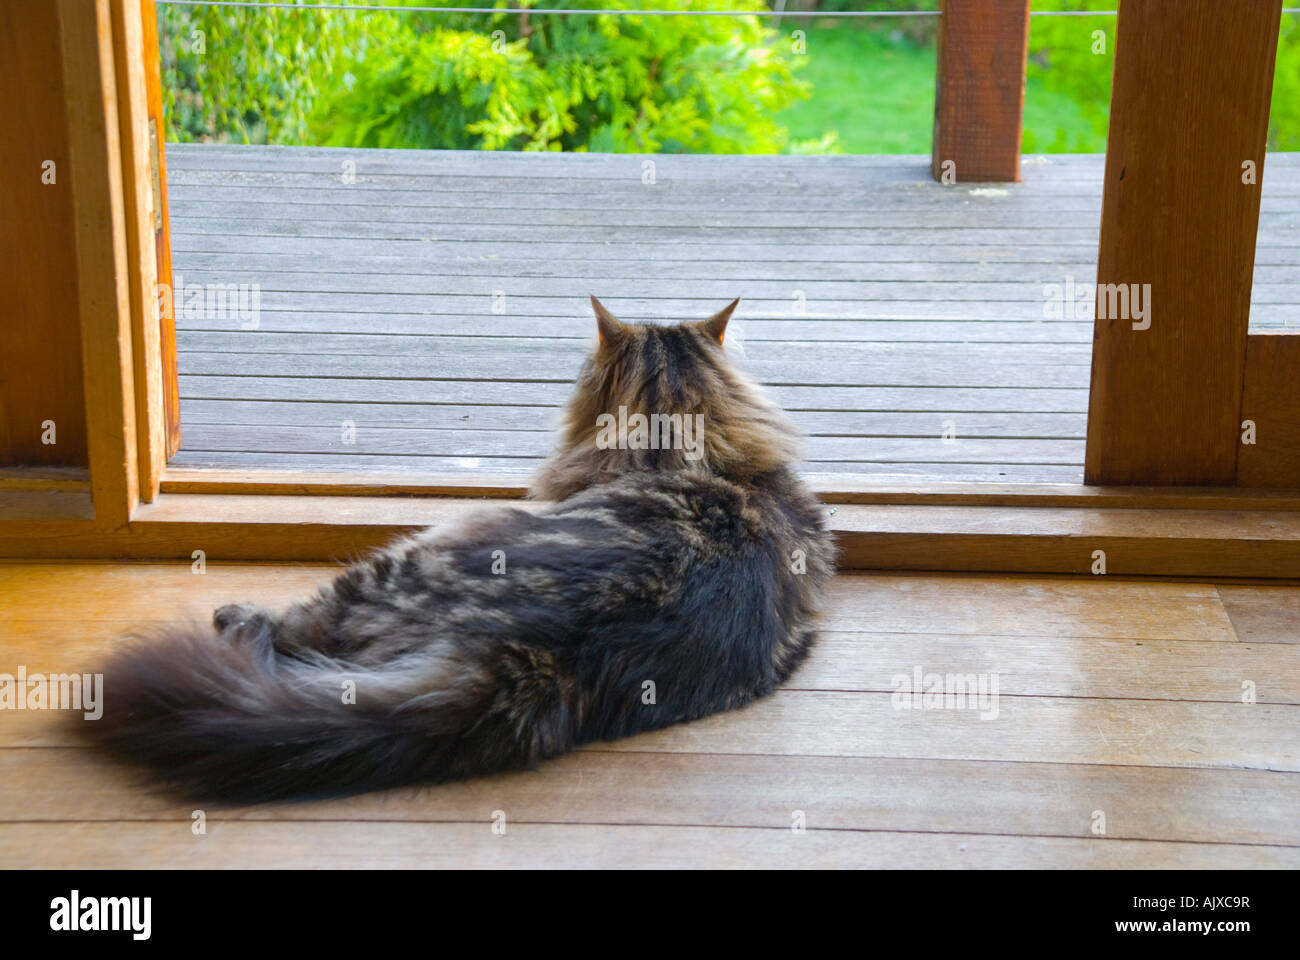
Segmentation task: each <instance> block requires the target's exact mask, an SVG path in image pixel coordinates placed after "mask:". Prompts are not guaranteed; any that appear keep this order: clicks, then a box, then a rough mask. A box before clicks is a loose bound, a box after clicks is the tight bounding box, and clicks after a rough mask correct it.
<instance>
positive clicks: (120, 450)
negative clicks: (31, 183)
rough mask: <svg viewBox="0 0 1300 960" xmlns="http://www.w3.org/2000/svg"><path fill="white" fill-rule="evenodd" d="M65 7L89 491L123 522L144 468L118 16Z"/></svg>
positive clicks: (103, 0)
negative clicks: (120, 106) (120, 110)
mask: <svg viewBox="0 0 1300 960" xmlns="http://www.w3.org/2000/svg"><path fill="white" fill-rule="evenodd" d="M58 11H59V26H60V31H61V36H62V62H63V72H64V80H65V94H66V98H67V100H66V117H67V125H68V145H69V149H70V154H71V157H72V158H73V160H72V164H71V166H72V170H71V180H72V200H73V210H74V215H75V230H76V250H77V255H76V276H77V293H78V307H79V310H80V318H81V345H82V361H83V367H84V391H85V400H86V429H87V437H88V445H89V461H90V483H91V494H92V497H93V499H94V507H95V520H96V523H97V524H99V525H101V527H103V528H106V529H117V528H124V527H125V526H126V524H127V522H128V521H129V520H130V517H131V513H132V511H133V510H134V509H135V506H136V504H137V502H138V501H139V472H138V459H137V454H138V448H137V443H136V432H135V431H136V416H135V406H136V395H135V383H134V357H133V355H132V329H131V327H132V316H131V291H130V283H129V280H128V278H129V276H130V274H131V269H130V267H131V262H130V259H129V255H128V251H127V229H126V217H127V211H126V203H125V200H124V197H123V192H124V188H123V183H122V169H123V167H122V149H121V142H120V139H119V138H120V134H121V126H120V122H119V119H118V102H119V93H118V83H117V76H116V70H115V67H114V62H113V60H114V55H113V23H112V15H111V11H110V8H109V0H58Z"/></svg>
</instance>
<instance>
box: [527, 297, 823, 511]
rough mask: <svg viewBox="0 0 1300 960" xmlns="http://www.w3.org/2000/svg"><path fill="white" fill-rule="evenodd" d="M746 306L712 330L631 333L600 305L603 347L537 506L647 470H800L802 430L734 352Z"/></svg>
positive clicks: (572, 408)
mask: <svg viewBox="0 0 1300 960" xmlns="http://www.w3.org/2000/svg"><path fill="white" fill-rule="evenodd" d="M739 302H740V301H738V300H734V301H732V302H731V303H730V304H728V305H727V306H726V307H724V308H723V309H722V310H721V311H719V312H718V313H716V314H714V315H713V316H712V317H709V318H708V319H707V320H703V321H697V322H685V323H680V324H676V325H672V326H668V325H660V324H653V323H624V322H622V321H620V320H618V319H617V318H616V317H615V316H614V315H613V314H611V313H610V312H609V311H608V310H606V309H605V307H604V305H602V304H601V302H600V301H599V300H597V299H596V298H595V297H592V298H591V305H592V308H593V310H594V311H595V314H596V332H597V338H596V342H595V344H594V348H593V350H592V353H591V356H589V357H588V358H587V362H586V363H585V364H584V365H583V367H582V371H581V372H580V373H579V374H578V381H577V385H576V387H575V390H574V393H573V396H572V397H571V398H570V400H569V404H568V408H567V410H566V412H565V423H564V427H563V430H562V432H561V435H560V439H559V444H558V449H557V450H556V452H555V453H554V454H553V455H552V456H551V457H550V459H549V460H548V461H547V463H546V464H545V466H544V467H543V468H542V470H541V472H540V473H539V474H538V476H537V477H536V478H535V480H534V483H533V490H532V494H533V496H535V497H540V498H545V499H563V498H564V497H567V496H569V495H571V494H572V493H574V492H576V491H577V490H580V489H584V488H586V487H588V486H591V485H593V484H597V483H604V482H606V481H608V480H612V479H614V478H615V477H617V476H620V475H622V474H625V473H629V472H633V471H640V470H693V471H701V472H707V473H712V474H716V475H720V476H727V477H732V478H735V479H742V480H743V479H747V478H749V477H752V476H755V475H757V474H760V473H766V472H768V471H770V470H774V469H776V468H777V467H781V466H791V465H793V464H794V462H795V461H796V460H797V459H798V456H799V451H798V436H797V433H796V431H795V429H794V427H793V426H792V425H791V424H790V422H789V420H787V419H786V417H785V415H784V414H783V413H782V412H781V411H780V410H779V409H778V408H777V407H775V406H774V405H773V404H772V403H771V402H770V401H768V400H767V398H766V397H765V396H764V395H763V394H762V392H761V390H760V389H759V388H758V386H757V385H756V384H754V382H753V381H752V380H750V379H749V377H747V376H746V375H745V374H744V373H743V372H742V371H741V370H740V369H739V368H737V367H736V366H735V364H734V363H733V362H732V360H731V358H730V357H729V356H728V353H727V350H726V340H727V323H728V321H729V320H730V319H731V315H732V312H733V311H734V310H735V309H736V305H737V304H738V303H739Z"/></svg>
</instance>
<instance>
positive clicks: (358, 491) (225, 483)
mask: <svg viewBox="0 0 1300 960" xmlns="http://www.w3.org/2000/svg"><path fill="white" fill-rule="evenodd" d="M2 482H3V474H0V483H2ZM804 482H805V483H807V484H808V487H809V489H810V490H812V492H813V495H814V496H816V497H817V498H818V499H819V500H821V501H823V502H824V503H827V504H841V503H864V504H877V505H881V506H883V505H886V504H903V505H918V506H922V505H930V506H953V507H962V506H965V507H1141V508H1145V509H1150V510H1300V491H1297V490H1287V489H1281V490H1271V489H1270V490H1251V491H1243V490H1236V489H1225V488H1223V487H1097V486H1088V485H1087V484H1082V483H945V482H937V481H913V480H908V481H898V480H879V479H876V478H873V477H860V476H855V475H853V474H836V473H831V474H805V475H804ZM161 489H162V492H163V493H164V494H167V493H204V494H209V493H213V494H258V495H263V496H313V497H472V498H475V499H480V500H486V499H492V500H518V499H520V498H522V497H524V496H525V495H527V493H528V486H527V483H526V482H525V481H520V480H511V479H503V478H500V477H493V476H490V475H486V474H485V475H478V476H475V475H462V476H456V477H450V476H447V477H439V476H432V475H429V476H426V475H423V474H419V475H415V474H410V473H408V474H382V473H324V472H322V473H315V472H306V471H302V470H233V469H232V470H223V469H217V468H204V469H198V468H195V469H184V468H177V467H168V468H167V470H166V471H165V472H164V473H163V478H162V487H161Z"/></svg>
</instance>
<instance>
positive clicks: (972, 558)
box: [0, 0, 1300, 578]
mask: <svg viewBox="0 0 1300 960" xmlns="http://www.w3.org/2000/svg"><path fill="white" fill-rule="evenodd" d="M972 2H973V0H946V3H945V4H944V6H945V11H955V10H956V8H957V7H959V6H961V5H968V4H970V3H972ZM998 2H999V3H1002V2H1003V0H998ZM1213 2H1214V0H1180V8H1181V9H1180V13H1181V14H1183V15H1186V12H1187V8H1188V6H1189V3H1195V4H1200V5H1203V6H1204V9H1205V11H1208V10H1209V5H1212V4H1213ZM1253 2H1257V3H1259V4H1261V6H1269V7H1270V8H1274V9H1278V10H1280V0H1253ZM142 4H143V5H142ZM1148 5H1149V6H1150V7H1151V8H1153V9H1154V8H1159V7H1164V6H1165V4H1164V3H1163V2H1162V0H1148V4H1136V5H1135V4H1132V3H1125V4H1124V6H1123V7H1122V8H1121V13H1120V16H1121V23H1120V33H1121V35H1122V36H1123V35H1126V31H1129V30H1132V29H1133V24H1134V23H1140V24H1142V25H1143V29H1144V30H1156V31H1157V32H1158V31H1159V30H1160V24H1161V17H1160V16H1154V19H1153V15H1152V14H1151V13H1150V11H1149V10H1148V12H1145V13H1144V12H1142V11H1143V10H1144V9H1146V8H1147V7H1148ZM152 6H153V0H57V4H56V9H57V15H58V21H59V36H60V45H61V50H62V71H63V77H62V79H63V86H64V91H65V95H64V110H63V113H62V115H59V116H55V117H47V118H45V120H44V122H45V123H46V124H48V125H49V126H50V127H51V129H53V128H54V127H55V126H57V128H58V129H61V130H63V131H66V136H67V137H68V139H69V143H68V148H69V152H70V156H71V157H72V158H75V162H73V163H71V164H70V166H71V172H70V175H69V186H70V187H71V190H72V195H73V203H72V208H73V211H74V212H73V215H72V216H71V217H70V218H68V219H67V220H66V221H58V220H52V221H51V222H49V223H42V224H30V225H23V227H22V229H24V230H29V229H44V230H52V231H63V232H65V233H66V234H67V235H68V237H70V238H71V240H72V242H73V243H74V245H75V249H76V252H77V255H76V269H75V281H76V288H77V297H76V301H75V304H74V305H73V308H74V309H75V311H76V314H77V319H78V322H79V330H80V344H81V347H82V357H81V358H80V363H81V365H82V368H83V374H84V376H83V382H84V389H85V402H84V424H83V425H84V428H85V434H86V438H87V448H86V456H85V461H84V464H82V465H81V466H80V468H79V467H77V466H76V465H74V466H72V467H71V468H67V467H64V468H62V469H61V470H50V469H10V470H5V471H0V557H8V558H18V557H21V558H31V557H50V558H55V557H62V558H66V557H98V558H130V557H135V558H153V559H179V560H187V561H188V560H191V559H193V558H194V557H196V556H197V555H198V554H199V553H201V554H202V555H203V556H204V557H205V558H207V559H211V560H214V561H216V560H222V559H227V560H259V559H261V560H277V561H282V560H321V559H339V558H344V557H347V556H350V555H354V554H355V553H357V552H358V551H362V550H365V549H369V548H371V547H374V546H377V545H379V544H381V543H383V542H385V541H387V540H390V539H392V538H393V537H395V536H398V535H402V534H407V533H411V532H414V531H415V530H418V529H420V528H422V527H424V526H426V525H429V524H431V523H439V522H445V521H449V520H452V519H455V518H457V517H460V516H462V515H463V514H464V513H465V512H466V511H469V510H473V509H475V508H477V506H478V504H477V501H478V500H481V499H484V498H491V499H513V498H518V497H520V496H521V494H522V493H523V490H522V489H521V488H520V487H519V486H518V485H516V484H501V483H500V482H497V481H492V480H490V479H484V480H483V481H482V482H478V481H475V480H473V479H469V480H466V479H457V480H454V481H447V482H441V481H436V480H434V481H429V482H410V481H401V480H399V481H394V480H392V479H391V478H367V477H364V476H361V477H354V476H347V477H317V476H311V475H300V474H295V473H291V472H284V473H280V474H271V475H252V474H238V473H231V472H224V473H221V474H217V473H207V472H206V471H205V472H202V473H198V472H194V471H167V470H164V469H163V466H162V463H163V461H164V460H165V458H166V456H167V454H168V451H169V448H170V446H171V444H170V439H174V438H175V435H174V434H173V433H172V432H171V430H170V426H169V424H170V421H169V409H170V408H169V404H170V403H171V399H170V398H171V397H174V395H175V392H174V390H173V392H172V393H171V394H169V393H168V391H167V378H166V377H164V374H163V371H164V370H165V369H166V364H165V360H164V358H165V353H166V350H167V349H168V344H167V340H168V338H169V337H170V338H171V345H170V346H171V349H172V350H174V329H173V330H172V331H171V332H170V333H169V332H168V328H167V326H166V325H165V324H166V320H167V317H166V316H165V311H164V316H162V317H160V316H159V314H158V312H157V311H156V307H155V304H156V302H157V301H156V298H155V297H154V296H152V295H151V292H152V291H154V290H156V289H158V287H157V285H158V283H159V277H160V274H159V270H160V269H162V270H163V271H164V273H163V275H162V276H163V279H164V281H165V279H166V276H165V271H166V266H165V263H166V261H165V259H164V258H161V256H160V250H159V246H158V243H159V236H160V230H159V226H158V222H157V220H156V218H155V217H154V206H155V205H156V204H158V203H160V202H161V200H160V198H159V197H158V193H157V192H156V191H155V190H154V188H153V186H152V180H153V169H154V168H153V166H152V164H151V144H150V139H149V129H148V128H149V122H150V119H151V118H154V120H155V122H156V121H157V117H158V112H157V109H156V105H157V104H159V103H160V102H161V101H160V99H159V98H158V97H157V96H156V95H155V94H156V91H155V93H154V94H151V92H150V84H151V83H153V84H155V85H156V84H157V80H156V73H155V74H152V75H151V74H150V72H149V71H148V70H147V69H146V68H145V60H146V53H148V54H149V55H150V56H156V40H155V39H152V38H151V37H150V31H149V29H148V27H149V23H150V20H151V16H150V15H151V13H152ZM1004 9H1005V11H1006V12H1008V13H1009V14H1014V15H1016V16H1020V15H1021V14H1024V15H1026V16H1027V4H1026V3H1024V2H1023V0H1008V2H1007V3H1006V4H1005V7H1004ZM1205 15H1207V16H1208V15H1210V13H1208V12H1205ZM1279 16H1280V14H1279ZM1125 18H1128V19H1125ZM1134 18H1137V19H1134ZM1235 19H1236V20H1237V21H1238V22H1240V21H1242V20H1243V19H1245V20H1246V21H1247V22H1253V21H1250V20H1249V18H1241V17H1237V18H1235ZM966 22H967V23H968V24H975V25H978V24H980V23H986V22H987V21H986V20H984V19H981V18H974V19H969V18H968V20H967V21H966ZM958 23H959V18H958V17H956V16H953V18H952V20H951V21H949V25H956V24H958ZM1222 26H1223V27H1224V28H1225V29H1227V28H1230V27H1231V25H1230V24H1224V25H1222ZM1274 27H1276V22H1274ZM945 28H946V27H945ZM1025 29H1027V27H1026V28H1025ZM1256 29H1257V28H1256ZM1008 35H1011V36H1013V37H1019V36H1020V35H1019V34H1016V33H1015V31H1011V33H1010V34H1008ZM1221 36H1222V33H1221V31H1220V32H1219V33H1216V37H1220V38H1221ZM1016 42H1017V43H1020V42H1021V41H1020V40H1018V39H1017V41H1016ZM1255 42H1256V43H1257V44H1258V43H1259V42H1260V41H1259V38H1258V37H1256V38H1255ZM1275 47H1276V37H1275V38H1274V48H1275ZM947 49H948V50H950V51H951V50H952V49H953V47H952V44H951V43H950V44H949V46H948V48H947ZM940 69H941V70H943V69H944V66H943V61H942V60H941V62H940ZM1117 76H1118V70H1117ZM1210 76H1211V78H1212V79H1214V80H1215V81H1216V82H1217V80H1218V77H1217V76H1216V75H1215V74H1214V73H1213V72H1212V71H1211V72H1210ZM1270 76H1271V74H1270ZM151 77H152V79H151ZM1020 78H1021V79H1020V83H1021V84H1022V85H1023V63H1022V65H1021V68H1020ZM949 81H950V82H949V83H948V85H947V87H946V89H947V90H948V91H950V92H951V90H952V84H951V77H950V78H949ZM1122 89H1126V88H1122ZM1265 102H1266V99H1265ZM1117 107H1119V110H1120V114H1121V116H1122V115H1123V110H1124V107H1123V105H1122V104H1117ZM1016 109H1017V110H1018V109H1019V107H1017V108H1016ZM948 122H950V123H951V122H952V121H951V120H949V121H948ZM1139 126H1140V125H1139ZM1016 129H1018V126H1017V127H1016ZM40 134H41V131H34V135H37V136H39V135H40ZM1244 135H1245V134H1243V136H1244ZM944 142H945V143H950V142H953V141H951V140H944ZM936 143H938V141H936ZM1017 150H1018V147H1017ZM161 154H162V150H161V143H159V161H160V162H159V166H161V160H162V157H161ZM1261 160H1262V157H1261ZM1120 178H1121V179H1123V177H1122V175H1121V177H1120ZM1112 189H1114V182H1113V181H1112V178H1111V177H1110V174H1109V166H1108V178H1107V193H1108V195H1109V194H1110V192H1111V190H1112ZM1126 189H1127V188H1126ZM1255 197H1256V201H1255V211H1256V214H1257V211H1258V199H1257V198H1258V193H1257V192H1256V194H1255ZM1116 209H1119V210H1120V212H1119V213H1116V214H1114V215H1113V216H1112V219H1111V220H1110V227H1109V230H1108V229H1107V227H1106V226H1105V225H1104V226H1103V246H1104V245H1105V244H1106V242H1107V239H1108V238H1111V239H1112V240H1114V238H1116V237H1118V238H1121V239H1122V238H1123V236H1124V231H1123V230H1121V229H1120V227H1121V226H1123V225H1124V224H1125V223H1127V220H1126V219H1125V216H1126V215H1125V214H1124V213H1123V209H1124V208H1122V207H1121V208H1116ZM1230 213H1231V211H1228V213H1227V214H1225V216H1227V215H1228V214H1230ZM161 236H163V238H164V239H165V224H164V229H163V230H162V231H161ZM1103 252H1104V251H1103ZM160 265H161V266H160ZM1248 300H1249V296H1248V288H1247V302H1248ZM160 321H161V324H160ZM1098 336H1099V338H1103V337H1104V336H1105V332H1104V331H1102V330H1101V329H1100V328H1099V332H1098ZM1271 342H1272V343H1273V344H1278V343H1280V342H1281V340H1280V339H1279V338H1273V340H1272V341H1271ZM1298 342H1300V341H1296V340H1288V341H1287V342H1286V343H1285V344H1284V345H1282V346H1274V347H1272V348H1269V347H1265V348H1263V349H1262V351H1261V350H1257V349H1256V347H1255V344H1256V339H1255V338H1251V349H1250V350H1249V351H1246V357H1247V359H1245V360H1243V363H1244V364H1245V370H1246V375H1245V376H1244V378H1243V382H1244V384H1245V387H1244V390H1245V394H1244V395H1245V396H1250V395H1251V390H1250V388H1251V384H1252V375H1251V373H1250V371H1251V369H1252V366H1251V361H1250V360H1249V356H1250V354H1252V353H1255V354H1257V355H1258V356H1259V357H1260V358H1261V359H1259V360H1257V361H1256V362H1255V367H1257V368H1258V369H1260V370H1263V371H1265V372H1266V375H1265V374H1261V375H1260V377H1259V378H1258V379H1256V380H1255V381H1254V382H1255V383H1256V386H1257V389H1256V391H1255V392H1256V393H1257V394H1261V395H1263V396H1265V397H1267V398H1268V400H1269V403H1270V404H1271V405H1272V407H1271V409H1272V412H1271V413H1269V417H1270V418H1273V417H1276V418H1277V419H1278V420H1279V421H1280V420H1282V419H1285V418H1287V417H1292V414H1293V413H1294V412H1296V411H1300V386H1296V387H1292V388H1290V393H1287V394H1286V395H1285V396H1282V397H1280V398H1279V397H1278V395H1277V393H1276V390H1277V389H1278V388H1277V386H1276V383H1277V382H1278V381H1279V380H1285V379H1286V378H1285V377H1284V376H1281V375H1279V373H1278V371H1280V370H1284V369H1286V368H1287V366H1288V364H1289V362H1290V351H1291V349H1292V347H1291V345H1292V344H1295V343H1298ZM1115 355H1116V356H1119V357H1121V359H1122V358H1123V357H1124V356H1127V355H1126V354H1124V352H1123V351H1118V352H1116V353H1115ZM1116 362H1119V361H1116ZM1290 369H1295V367H1294V366H1291V367H1290ZM172 370H173V371H174V366H173V367H172ZM1094 375H1095V368H1094ZM169 376H174V374H173V375H169ZM1266 377H1267V379H1266ZM1295 381H1296V383H1297V384H1300V378H1295ZM172 382H173V383H174V379H173V381H172ZM1265 382H1267V384H1268V385H1267V387H1259V386H1258V385H1259V384H1263V383H1265ZM1292 419H1293V420H1295V419H1298V418H1294V417H1292ZM1269 422H1272V421H1271V420H1270V421H1269ZM1148 439H1149V438H1148ZM1266 459H1267V458H1266ZM1269 462H1270V463H1272V462H1274V461H1273V460H1269ZM1295 465H1298V466H1300V462H1298V463H1297V464H1295ZM1258 475H1260V476H1264V477H1265V478H1267V479H1269V480H1270V486H1269V488H1266V489H1243V488H1239V487H1232V486H1212V487H1210V486H1184V485H1176V486H1170V485H1168V484H1165V485H1161V486H1147V485H1143V484H1141V483H1138V484H1127V485H1118V486H1117V485H1110V484H1105V483H1094V484H1037V485H1032V486H1024V485H1007V484H1002V485H999V484H948V483H926V484H915V485H913V484H909V485H907V486H906V487H903V486H900V485H898V484H897V483H894V484H886V483H874V482H867V481H862V480H845V479H843V478H828V479H827V481H826V482H825V483H824V484H823V485H822V486H820V487H819V488H818V489H817V491H816V492H817V493H818V494H819V496H820V497H821V498H822V499H823V501H824V502H825V503H826V505H827V524H828V526H829V527H830V528H831V530H832V531H833V532H834V533H835V535H836V537H837V541H838V543H839V548H840V562H841V565H842V566H844V567H847V568H854V569H906V570H955V571H977V570H978V571H1003V572H1016V573H1071V574H1093V575H1099V574H1101V573H1105V574H1108V575H1120V576H1193V577H1263V578H1279V577H1281V578H1300V479H1296V478H1295V476H1294V475H1291V477H1292V479H1290V480H1289V481H1288V482H1286V483H1276V482H1271V481H1273V480H1275V479H1276V478H1277V477H1279V476H1281V477H1283V479H1286V477H1287V475H1286V474H1278V473H1277V472H1276V471H1274V472H1273V473H1268V472H1267V471H1266V470H1265V471H1263V472H1258ZM521 507H522V508H523V509H536V508H537V507H536V505H533V504H528V503H522V504H521Z"/></svg>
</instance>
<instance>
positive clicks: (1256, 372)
mask: <svg viewBox="0 0 1300 960" xmlns="http://www.w3.org/2000/svg"><path fill="white" fill-rule="evenodd" d="M1240 433H1241V451H1240V452H1239V453H1238V455H1237V485H1238V486H1240V487H1290V488H1293V489H1295V488H1300V336H1298V335H1296V334H1287V333H1253V334H1251V335H1250V336H1249V337H1247V338H1246V373H1245V387H1244V389H1243V390H1242V394H1241V430H1240Z"/></svg>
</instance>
